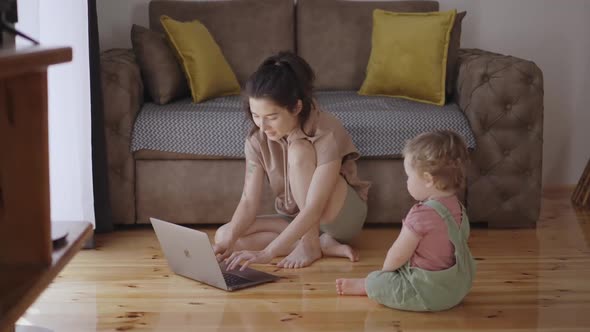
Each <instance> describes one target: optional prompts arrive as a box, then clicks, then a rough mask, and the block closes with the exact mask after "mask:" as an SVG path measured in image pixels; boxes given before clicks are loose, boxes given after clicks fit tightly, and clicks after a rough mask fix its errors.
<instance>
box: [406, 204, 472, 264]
mask: <svg viewBox="0 0 590 332" xmlns="http://www.w3.org/2000/svg"><path fill="white" fill-rule="evenodd" d="M436 200H437V201H439V202H440V203H442V204H443V205H444V206H446V207H447V209H449V211H450V212H451V214H452V215H453V217H454V218H455V221H456V222H457V224H458V225H461V205H460V204H459V200H458V199H457V197H456V196H449V197H442V198H437V199H436ZM403 226H404V227H407V228H408V229H409V230H411V231H412V232H414V233H415V234H416V235H418V237H420V242H419V243H418V247H417V248H416V251H415V252H414V254H413V255H412V257H411V258H410V265H411V266H415V267H419V268H421V269H424V270H429V271H438V270H444V269H448V268H449V267H451V266H453V265H454V264H455V248H454V246H453V244H452V243H451V240H450V239H449V235H448V233H447V225H446V223H445V221H444V220H443V219H442V218H441V216H440V215H439V214H438V213H437V212H436V211H435V210H434V209H433V208H431V207H429V206H427V205H424V204H422V203H417V204H416V205H414V206H413V207H412V209H410V212H408V215H407V216H406V218H405V219H404V220H403Z"/></svg>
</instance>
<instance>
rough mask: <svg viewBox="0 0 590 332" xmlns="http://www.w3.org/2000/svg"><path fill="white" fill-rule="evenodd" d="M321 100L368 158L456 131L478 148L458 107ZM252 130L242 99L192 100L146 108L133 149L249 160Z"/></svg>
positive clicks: (332, 95) (340, 95) (331, 95)
mask: <svg viewBox="0 0 590 332" xmlns="http://www.w3.org/2000/svg"><path fill="white" fill-rule="evenodd" d="M316 98H317V100H318V103H319V104H320V106H321V109H323V110H324V111H327V112H330V113H333V114H334V115H335V116H336V117H338V118H339V119H340V120H342V122H343V123H344V127H346V129H347V130H348V131H349V132H350V134H351V135H352V139H353V141H354V143H355V145H356V146H357V148H358V149H359V151H360V153H361V155H362V156H363V157H385V156H398V155H400V154H401V151H402V149H403V146H404V143H405V141H406V140H408V139H410V138H412V137H414V136H416V135H418V134H420V133H422V132H425V131H431V130H435V129H450V130H454V131H456V132H457V133H459V134H461V135H462V136H463V137H464V138H465V141H466V142H467V144H468V146H469V147H470V148H474V147H475V138H474V136H473V133H472V131H471V128H470V127H469V123H468V122H467V119H466V118H465V116H464V115H463V113H462V112H461V110H460V109H459V107H458V106H457V105H456V104H453V103H450V104H447V105H445V106H443V107H439V106H434V105H428V104H423V103H418V102H413V101H408V100H404V99H399V98H388V97H366V96H359V95H357V94H356V92H355V91H323V92H318V93H317V94H316ZM250 128H251V124H250V122H249V120H247V119H246V117H245V115H244V113H243V111H242V110H241V100H240V97H239V96H229V97H221V98H215V99H213V100H210V101H206V102H203V103H199V104H193V103H191V101H190V99H184V100H180V101H177V102H174V103H171V104H168V105H156V104H153V103H146V104H145V105H144V106H143V108H142V109H141V111H140V112H139V115H138V117H137V119H136V121H135V125H134V127H133V137H132V142H131V150H132V151H138V150H141V149H150V150H159V151H166V152H178V153H191V154H199V155H211V156H225V157H244V138H245V137H246V135H247V133H248V132H249V130H250Z"/></svg>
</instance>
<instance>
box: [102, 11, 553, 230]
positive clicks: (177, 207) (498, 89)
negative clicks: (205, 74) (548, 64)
mask: <svg viewBox="0 0 590 332" xmlns="http://www.w3.org/2000/svg"><path fill="white" fill-rule="evenodd" d="M240 2H243V3H246V4H247V5H248V7H243V8H241V7H240V5H239V3H240ZM416 3H418V4H416ZM218 5H219V6H220V7H222V8H224V9H223V10H225V14H224V17H223V20H225V21H228V20H229V21H231V22H234V23H235V24H240V22H244V21H243V20H242V21H240V19H243V16H247V15H249V13H242V12H244V11H247V10H248V8H250V10H253V11H254V12H253V14H254V15H262V14H261V13H264V11H265V10H275V11H277V13H283V14H284V13H285V11H286V13H287V14H288V15H287V16H283V17H281V16H280V15H279V16H277V15H275V14H276V13H274V14H273V17H275V18H277V22H275V23H276V24H285V25H286V26H284V27H283V28H282V29H272V28H265V27H263V28H264V31H265V32H264V33H266V34H275V35H276V36H274V35H273V38H271V39H272V42H267V43H266V44H263V46H261V47H260V48H256V43H260V42H261V41H260V40H257V41H252V44H253V45H251V46H249V45H248V43H244V41H243V40H240V41H239V43H238V42H237V41H236V42H235V43H232V40H231V38H230V37H228V36H227V35H224V33H223V30H221V32H219V31H216V29H224V27H219V26H216V23H215V22H216V20H214V19H213V18H214V17H213V16H212V17H209V19H210V22H211V23H209V24H210V25H211V26H208V27H209V29H210V31H211V33H212V35H213V36H214V37H215V38H216V41H217V42H218V44H219V45H220V47H221V49H222V50H223V52H224V55H225V56H226V58H227V59H228V62H230V65H232V67H233V68H234V70H235V71H236V75H237V76H238V79H239V80H240V82H241V83H242V82H243V80H244V79H245V76H246V75H247V74H248V73H249V72H251V71H253V70H254V69H255V66H256V65H257V64H258V63H259V59H258V58H260V59H261V58H264V57H265V56H266V55H268V54H271V53H272V52H274V51H278V50H281V49H292V50H296V51H297V52H298V53H299V54H301V55H302V56H303V57H304V58H306V59H307V60H308V61H309V62H310V64H311V65H312V67H314V69H316V72H317V76H318V82H317V83H318V84H317V85H318V88H320V89H322V88H323V89H327V90H329V89H338V88H350V87H355V88H357V89H358V86H360V83H361V82H362V79H363V71H364V66H366V62H367V60H368V56H369V53H370V41H368V40H370V31H371V30H370V29H371V21H370V13H371V12H372V9H373V8H376V7H381V6H385V7H384V9H386V10H387V9H389V10H392V9H390V8H397V7H395V6H401V7H400V8H401V9H400V10H405V11H411V10H412V8H415V6H418V7H420V6H421V10H422V11H426V10H432V11H436V10H438V3H437V2H434V1H419V2H412V1H402V2H398V4H393V5H392V2H391V1H386V2H380V3H377V2H372V1H363V2H350V1H339V0H299V1H297V4H294V3H293V2H291V0H240V1H238V2H234V3H231V2H228V1H221V2H218ZM194 6H198V4H195V3H187V2H185V3H182V2H176V1H153V2H152V3H150V22H151V24H150V26H151V28H153V29H158V28H159V27H158V26H157V25H158V23H157V22H158V20H157V17H159V15H160V14H162V13H166V14H167V15H170V16H172V17H175V16H176V17H177V18H178V19H189V18H190V15H191V14H190V13H191V10H193V11H194V9H195V8H196V7H194ZM253 6H254V7H255V8H253ZM256 6H258V7H256ZM387 6H394V7H387ZM214 12H215V11H211V12H208V13H207V15H216V14H215V13H214ZM335 13H336V14H335ZM250 14H252V13H250ZM322 14H326V15H325V17H329V18H330V17H331V18H332V20H330V19H326V20H319V19H318V18H322V17H323V16H322ZM328 14H329V15H328ZM217 15H219V14H217ZM232 15H236V16H232ZM240 15H242V16H240ZM339 15H340V16H339ZM346 15H348V17H347V16H346ZM350 15H358V19H353V20H351V16H350ZM197 17H198V16H197ZM232 17H234V20H233V21H232ZM193 18H195V17H193ZM220 20H221V19H220ZM204 21H206V20H204ZM301 22H305V24H302V23H301ZM204 24H207V22H204ZM269 24H271V25H272V24H273V22H270V23H269ZM343 24H349V25H348V26H346V25H343ZM350 24H352V26H350ZM218 25H219V24H218ZM225 28H226V30H227V27H225ZM255 28H256V27H252V28H251V29H255ZM232 29H234V30H232V31H233V32H234V33H235V30H236V29H235V27H233V28H232ZM314 29H316V30H314ZM346 29H351V30H346ZM351 31H352V32H354V31H356V32H359V31H362V32H363V33H364V34H365V35H355V34H353V33H352V32H351ZM254 32H255V31H254ZM249 33H250V34H251V35H252V33H253V31H249ZM281 34H287V35H283V36H281ZM322 34H324V37H325V34H332V35H331V36H330V35H328V37H330V38H331V39H330V40H333V41H334V42H333V44H332V45H326V44H325V39H322V38H321V36H322ZM253 36H254V35H253ZM258 36H260V34H258ZM233 38H235V37H233ZM259 39H260V38H259ZM273 43H274V44H273ZM351 43H352V44H351ZM355 43H356V44H355ZM228 45H232V46H228ZM236 45H238V46H239V45H241V46H240V47H242V48H240V47H238V46H236ZM232 47H233V48H232ZM244 47H246V48H244ZM248 47H250V48H248ZM265 47H266V48H265ZM273 47H274V48H273ZM338 47H342V50H339V49H338ZM250 49H252V51H251V52H254V53H255V52H259V53H260V54H255V55H253V58H248V57H244V54H248V51H249V50H250ZM347 50H348V51H347ZM330 52H332V53H330ZM333 52H336V53H333ZM324 53H328V54H327V55H326V54H324ZM330 54H332V55H333V54H337V55H338V56H337V57H334V56H332V57H329V55H330ZM353 62H354V63H353ZM101 66H102V69H101V70H102V82H103V86H102V87H103V97H104V113H105V133H106V139H107V155H108V166H109V187H110V199H111V206H112V209H113V216H114V222H115V223H116V224H133V223H146V222H148V217H150V216H156V217H160V218H164V219H167V220H170V221H173V222H177V223H222V222H226V221H228V220H229V219H230V218H231V214H232V213H233V210H234V208H235V207H236V206H237V203H238V201H239V198H240V195H241V189H242V185H243V167H244V161H243V160H242V159H233V158H226V157H222V156H206V155H190V154H179V153H171V152H162V151H152V150H140V151H136V152H133V153H132V152H130V140H131V133H132V129H133V125H134V120H135V118H136V116H137V114H138V113H139V112H140V111H141V109H142V105H143V103H144V101H145V97H144V85H143V82H142V77H141V71H140V68H139V66H138V64H137V62H136V61H135V57H134V54H133V51H132V50H128V49H113V50H107V51H105V52H103V54H102V56H101ZM235 68H237V69H235ZM317 68H327V69H324V70H323V71H318V70H317ZM457 68H458V70H457V73H456V75H457V79H456V82H455V83H454V89H453V94H452V97H451V102H455V103H457V104H458V105H459V107H460V109H461V110H462V111H463V112H464V114H465V116H466V117H467V119H468V121H469V124H470V126H471V129H472V131H473V133H474V135H475V138H476V143H477V148H476V149H475V150H474V151H473V152H472V163H471V165H470V168H469V174H468V184H467V188H466V191H465V193H464V197H465V200H466V204H467V207H468V213H469V216H470V218H471V221H472V222H482V223H487V225H489V226H490V227H534V226H535V224H536V221H537V219H538V217H539V211H540V201H541V160H542V133H543V77H542V73H541V70H540V69H539V68H538V67H537V66H536V65H535V64H534V63H533V62H531V61H527V60H523V59H518V58H515V57H512V56H506V55H500V54H495V53H491V52H487V51H483V50H476V49H461V50H460V51H459V58H458V65H457ZM358 165H359V173H360V176H361V178H363V179H368V180H370V181H372V182H373V186H372V188H371V191H370V194H369V214H368V217H367V221H368V222H369V223H391V222H394V223H395V222H400V221H401V218H402V217H403V216H404V215H405V213H406V212H407V211H408V209H409V207H410V206H411V205H412V204H413V200H412V199H411V197H410V196H409V194H408V193H407V191H406V187H405V175H404V171H403V163H402V160H401V159H400V158H399V156H392V157H390V158H362V159H361V160H360V161H359V164H358ZM262 209H263V211H261V212H272V198H271V195H270V193H269V192H268V190H267V192H266V193H265V197H264V204H263V207H262Z"/></svg>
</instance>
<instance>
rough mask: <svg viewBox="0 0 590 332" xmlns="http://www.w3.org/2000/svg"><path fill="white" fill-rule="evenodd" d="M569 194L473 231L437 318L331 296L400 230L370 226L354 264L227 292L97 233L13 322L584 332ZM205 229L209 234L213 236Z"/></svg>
mask: <svg viewBox="0 0 590 332" xmlns="http://www.w3.org/2000/svg"><path fill="white" fill-rule="evenodd" d="M570 193H571V192H569V191H563V190H560V191H549V192H547V193H546V194H545V195H544V198H543V209H542V216H541V220H540V222H539V225H538V228H537V229H525V230H522V229H519V230H493V229H484V228H475V229H473V230H472V237H471V240H470V244H471V247H472V251H473V254H474V256H475V257H476V259H477V261H478V264H479V265H478V272H477V277H476V280H475V283H474V286H473V289H472V291H471V293H470V294H469V295H468V296H467V298H466V299H465V300H464V302H463V303H462V304H461V305H459V306H458V307H456V308H453V309H451V310H448V311H445V312H440V313H411V312H402V311H397V310H392V309H388V308H385V307H383V306H380V305H378V304H376V303H373V302H372V301H371V300H369V299H367V298H363V297H338V296H336V294H335V287H334V280H335V279H336V278H338V277H343V276H347V277H363V276H365V275H366V274H367V273H368V272H370V271H373V270H375V269H378V268H379V267H380V266H381V264H382V262H383V258H384V255H385V253H386V251H387V249H388V247H389V245H390V244H391V242H392V241H393V240H394V239H395V237H396V236H397V234H398V233H399V228H398V227H389V228H368V229H365V230H364V232H363V235H362V237H361V238H360V239H359V240H358V241H357V242H356V243H355V245H356V247H358V248H359V249H360V252H361V261H360V262H357V263H350V262H348V261H346V260H344V259H324V260H322V261H320V262H318V263H316V264H314V265H313V266H311V267H309V268H306V269H302V270H281V269H277V268H276V267H274V266H260V269H262V270H265V271H268V272H271V273H275V274H277V275H279V276H281V277H282V279H281V280H280V281H278V282H276V283H273V284H267V285H263V286H260V287H255V288H250V289H245V290H242V291H238V292H235V293H225V292H223V291H220V290H217V289H214V288H211V287H208V286H205V285H202V284H200V283H198V282H195V281H192V280H189V279H185V278H183V277H179V276H177V275H174V274H173V273H171V271H170V270H169V268H168V266H167V265H166V261H165V260H164V259H163V257H162V253H161V251H160V249H159V245H158V242H157V240H156V238H155V235H154V233H153V231H152V230H151V229H149V228H146V227H140V228H136V229H125V230H120V231H117V232H114V233H110V234H99V235H96V241H97V249H96V250H86V251H83V252H80V253H79V254H78V255H77V256H76V257H75V258H74V260H73V261H72V262H71V263H70V264H69V265H68V266H67V267H66V268H65V269H64V270H63V272H62V273H61V274H60V275H59V276H58V278H57V279H56V280H55V282H54V283H53V284H52V285H51V286H50V287H49V288H48V289H47V290H46V291H45V293H44V294H43V295H42V296H41V297H40V298H39V300H38V301H37V302H36V303H35V304H34V305H33V306H32V307H31V308H30V309H29V311H28V312H27V314H26V315H25V316H24V317H23V318H22V319H21V321H20V323H30V324H35V325H41V326H45V327H48V328H51V329H53V330H55V331H127V330H133V331H136V330H137V331H257V332H258V331H320V330H321V331H437V332H443V331H518V332H523V331H545V332H550V331H551V332H553V331H555V332H557V331H559V332H561V331H576V332H580V331H590V245H589V243H590V241H589V239H590V212H589V211H580V210H574V209H573V208H572V206H571V204H570V202H569V197H570V196H569V195H570ZM213 231H214V230H213V229H207V232H208V233H209V234H210V235H212V234H213Z"/></svg>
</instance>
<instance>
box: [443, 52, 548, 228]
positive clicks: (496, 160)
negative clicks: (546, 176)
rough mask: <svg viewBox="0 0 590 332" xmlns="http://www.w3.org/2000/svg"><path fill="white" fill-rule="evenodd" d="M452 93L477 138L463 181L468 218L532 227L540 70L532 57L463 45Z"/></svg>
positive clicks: (539, 146)
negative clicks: (465, 184)
mask: <svg viewBox="0 0 590 332" xmlns="http://www.w3.org/2000/svg"><path fill="white" fill-rule="evenodd" d="M454 98H455V101H456V102H457V103H458V104H459V107H460V108H461V110H463V112H464V113H465V115H466V116H467V119H468V120H469V123H470V125H471V129H472V130H473V133H474V135H475V138H476V143H477V147H476V149H475V151H474V152H473V153H472V155H471V156H472V159H471V164H470V167H469V172H468V181H467V205H468V212H469V216H470V218H471V221H473V222H487V223H488V225H489V226H490V227H534V226H535V224H536V222H537V220H538V218H539V213H540V207H541V181H542V167H541V166H542V154H543V74H542V72H541V70H540V69H539V67H537V65H535V64H534V63H533V62H531V61H526V60H523V59H519V58H515V57H512V56H506V55H500V54H495V53H491V52H486V51H482V50H478V49H462V50H460V52H459V59H458V77H457V81H456V83H455V91H454Z"/></svg>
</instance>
